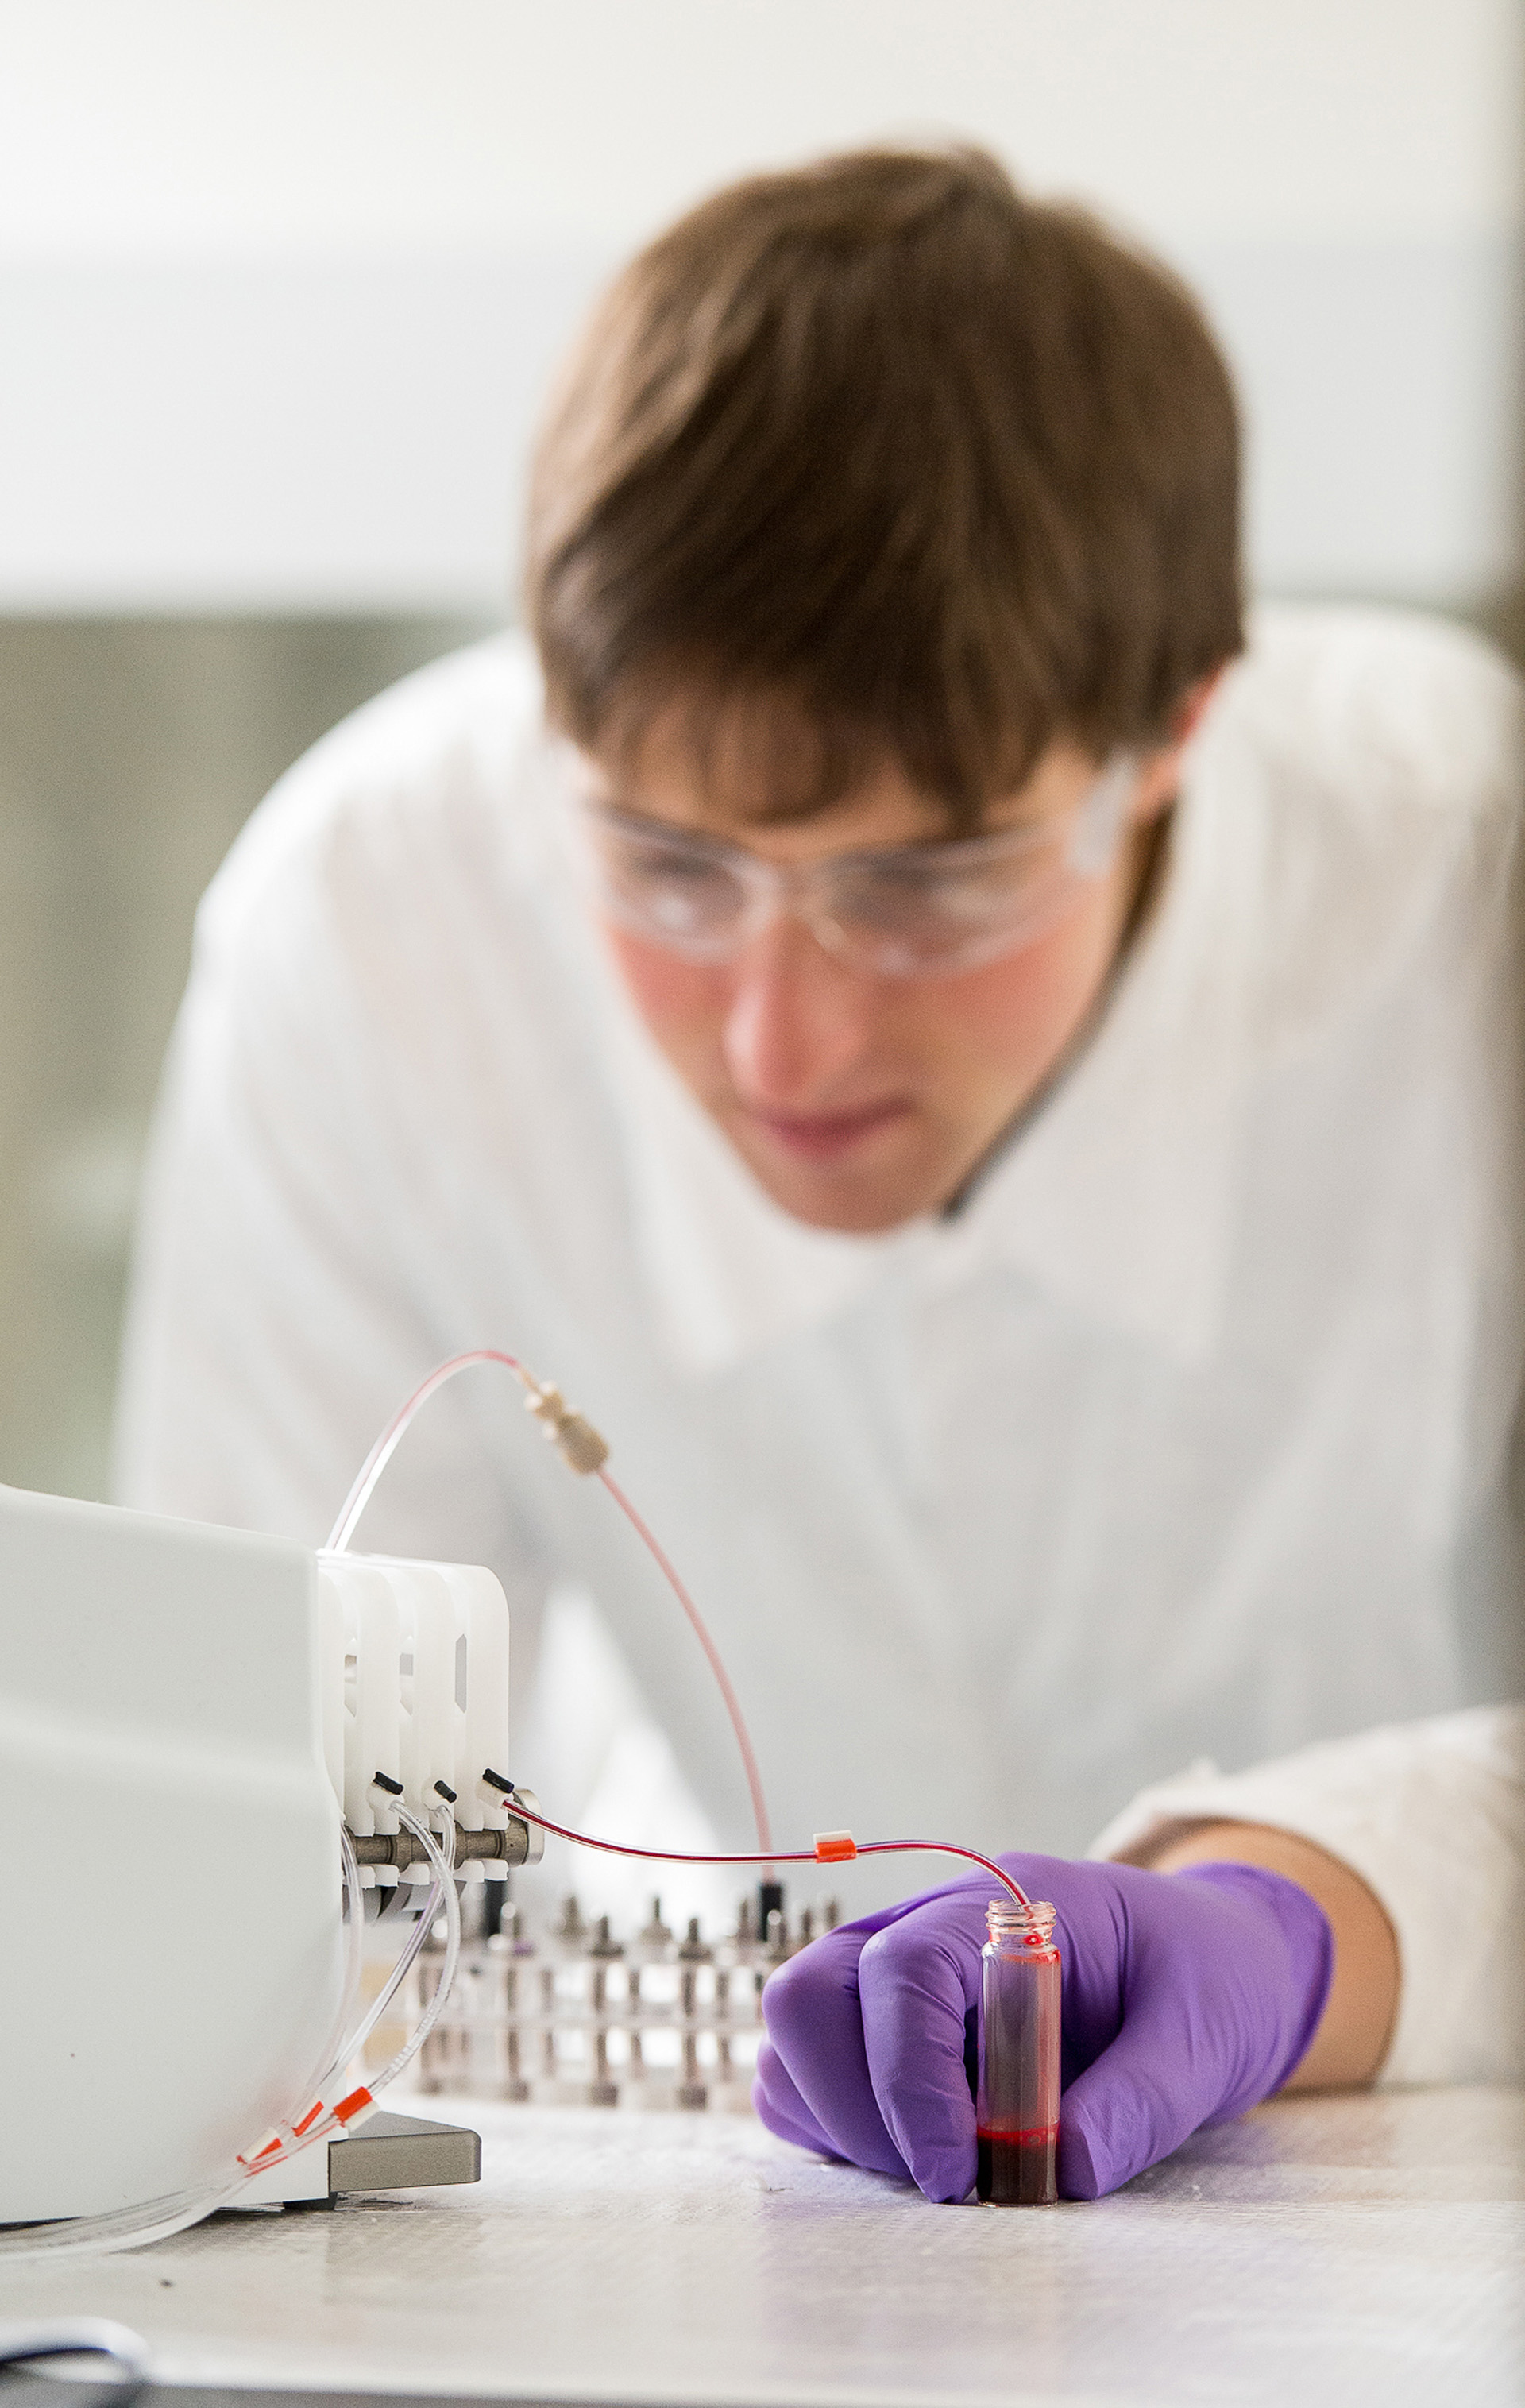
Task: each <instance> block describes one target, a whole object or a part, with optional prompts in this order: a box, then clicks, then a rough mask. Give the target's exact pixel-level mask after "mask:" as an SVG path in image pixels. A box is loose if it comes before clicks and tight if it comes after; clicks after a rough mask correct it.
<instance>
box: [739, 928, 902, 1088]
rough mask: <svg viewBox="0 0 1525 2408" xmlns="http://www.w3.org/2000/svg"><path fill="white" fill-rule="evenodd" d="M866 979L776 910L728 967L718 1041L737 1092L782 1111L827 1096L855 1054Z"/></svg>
mask: <svg viewBox="0 0 1525 2408" xmlns="http://www.w3.org/2000/svg"><path fill="white" fill-rule="evenodd" d="M870 984H871V982H869V981H866V980H864V979H863V978H862V976H861V975H859V974H858V973H857V972H855V971H853V970H851V969H849V968H848V967H847V966H846V965H845V964H844V963H842V962H838V961H835V960H834V959H833V957H832V955H831V954H830V953H827V952H826V951H825V950H824V948H823V947H822V946H821V945H820V942H819V941H818V939H816V938H815V937H814V936H813V935H812V934H811V932H810V929H809V928H808V927H807V926H806V925H805V922H804V921H803V920H799V919H796V918H794V917H793V916H792V915H791V914H787V913H783V912H780V913H778V914H777V915H776V916H775V917H774V918H773V919H772V920H770V921H769V922H768V924H767V925H766V926H765V927H764V928H762V929H760V930H759V932H758V934H757V936H756V937H755V938H754V939H752V941H751V943H750V944H749V945H748V947H747V949H746V951H745V953H741V954H740V955H739V956H738V957H737V960H736V963H735V966H734V969H733V971H732V976H731V987H730V994H729V997H728V1000H727V1005H726V1012H725V1026H724V1046H725V1061H726V1068H727V1069H728V1070H729V1071H730V1073H731V1078H732V1082H733V1084H734V1086H735V1088H736V1091H737V1093H738V1094H739V1095H741V1096H744V1097H747V1098H748V1100H749V1101H751V1102H754V1103H761V1104H773V1105H777V1106H778V1107H779V1108H780V1109H782V1110H785V1111H788V1110H790V1109H791V1108H796V1109H808V1107H809V1106H810V1105H811V1104H812V1103H814V1102H816V1101H817V1100H818V1099H820V1100H828V1099H830V1097H831V1095H832V1090H833V1087H834V1084H835V1083H836V1082H838V1081H840V1079H841V1078H842V1076H843V1074H844V1073H846V1072H848V1071H850V1070H851V1069H852V1068H854V1066H855V1065H856V1063H857V1062H858V1060H859V1058H860V1056H861V1055H862V1051H863V1047H864V1043H865V1040H866V1038H867V1035H868V1019H869V1009H868V1007H869V994H868V989H869V986H870Z"/></svg>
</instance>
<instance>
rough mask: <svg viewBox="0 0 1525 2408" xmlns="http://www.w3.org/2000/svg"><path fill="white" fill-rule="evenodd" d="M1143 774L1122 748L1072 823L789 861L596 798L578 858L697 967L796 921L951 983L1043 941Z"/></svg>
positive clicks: (851, 956)
mask: <svg viewBox="0 0 1525 2408" xmlns="http://www.w3.org/2000/svg"><path fill="white" fill-rule="evenodd" d="M1136 778H1137V764H1136V762H1135V761H1134V759H1133V756H1132V755H1131V754H1127V753H1119V754H1117V755H1115V756H1114V758H1113V759H1112V760H1111V761H1109V762H1108V763H1107V765H1106V767H1105V768H1104V769H1103V771H1102V772H1101V775H1100V776H1099V777H1098V778H1097V780H1096V781H1095V783H1094V785H1093V786H1092V787H1091V788H1090V792H1089V793H1088V794H1087V795H1086V796H1085V798H1084V799H1083V801H1082V802H1081V803H1080V804H1079V805H1078V806H1077V807H1076V810H1073V811H1070V812H1066V813H1065V814H1064V815H1063V816H1062V818H1059V819H1050V820H1045V821H1043V822H1041V823H1038V824H1033V825H1031V826H1026V827H1016V828H1009V829H1003V830H1001V831H1000V832H999V833H998V834H996V835H992V836H976V837H968V838H962V839H951V840H947V841H937V840H934V841H932V842H930V843H927V844H907V845H891V846H885V847H884V848H882V849H880V850H877V851H874V852H864V853H836V854H834V855H832V856H831V857H829V858H828V859H826V860H824V861H819V862H808V863H801V864H794V865H790V866H787V867H785V866H781V865H780V864H778V863H777V862H771V861H763V860H762V859H760V858H759V856H758V855H757V854H756V853H748V851H747V850H746V848H745V847H744V846H741V845H736V844H729V843H726V842H725V841H723V840H722V839H720V838H717V837H709V836H699V835H694V834H692V833H691V832H690V831H688V830H686V829H680V828H674V827H669V826H668V825H666V824H664V823H663V822H662V821H659V820H648V819H642V818H640V817H639V816H638V815H637V814H635V813H634V812H631V811H626V810H619V809H617V808H616V807H615V806H613V805H611V804H608V803H606V802H603V801H600V800H597V799H595V798H593V797H591V796H588V795H586V794H583V795H581V796H579V798H578V802H577V819H578V822H579V823H580V833H581V837H582V842H581V844H580V846H579V852H580V853H581V856H582V867H583V870H584V875H585V879H586V882H587V886H588V890H589V896H590V899H591V902H592V904H593V906H594V908H595V910H598V911H599V912H601V913H602V914H603V915H604V916H605V917H606V919H608V920H610V921H612V922H613V923H614V925H616V926H617V927H620V928H623V929H626V930H628V932H629V933H630V934H631V935H632V936H635V937H640V938H643V939H645V940H646V941H647V942H648V944H653V945H658V946H661V947H662V948H663V951H665V952H667V953H676V954H677V955H678V956H679V957H680V958H681V959H682V960H684V961H690V962H696V963H703V964H718V963H721V962H727V961H730V960H731V959H733V958H734V955H735V954H737V953H741V952H742V951H744V949H745V948H746V947H747V946H748V945H749V944H751V943H752V942H753V941H754V939H756V938H757V937H758V935H759V934H760V933H761V932H762V931H763V929H764V928H766V927H767V926H769V925H771V924H772V923H773V922H774V921H775V920H777V919H778V918H780V917H782V916H785V915H787V916H789V917H791V918H793V919H796V920H798V921H801V922H803V923H804V925H805V926H806V927H807V928H808V929H809V930H810V932H811V934H812V935H813V936H814V937H815V939H816V940H817V942H818V943H819V944H820V945H821V946H822V947H823V948H824V949H825V951H826V952H827V953H831V954H833V955H834V957H835V959H836V960H838V961H841V962H845V963H848V964H849V965H850V966H851V967H852V968H854V969H859V970H865V971H869V972H872V973H874V974H875V975H876V976H878V977H881V978H947V977H949V976H951V975H953V974H954V973H956V972H958V971H961V970H972V969H979V968H983V967H985V965H987V964H988V963H991V962H995V961H999V960H1001V959H1002V958H1003V956H1004V955H1005V954H1008V953H1018V952H1019V951H1020V950H1021V949H1022V947H1024V946H1026V945H1031V944H1033V943H1035V942H1036V940H1037V939H1039V938H1040V937H1042V936H1044V935H1046V934H1047V933H1048V930H1049V929H1050V928H1052V927H1053V926H1054V925H1056V923H1057V922H1058V921H1059V920H1061V919H1062V917H1063V916H1064V915H1065V913H1066V911H1068V910H1070V909H1071V908H1072V907H1073V906H1074V904H1075V903H1076V902H1077V901H1078V899H1079V896H1080V894H1081V892H1082V890H1083V889H1084V888H1085V887H1086V886H1088V885H1090V883H1092V882H1094V881H1096V880H1098V879H1100V878H1103V877H1105V874H1106V872H1107V871H1108V870H1109V869H1110V868H1111V867H1112V864H1113V863H1114V861H1115V860H1116V858H1117V854H1118V848H1119V843H1120V841H1121V837H1122V831H1123V829H1124V827H1125V825H1126V824H1127V819H1128V810H1129V805H1130V803H1131V801H1132V799H1133V789H1134V784H1135V781H1136Z"/></svg>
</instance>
